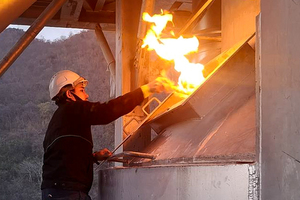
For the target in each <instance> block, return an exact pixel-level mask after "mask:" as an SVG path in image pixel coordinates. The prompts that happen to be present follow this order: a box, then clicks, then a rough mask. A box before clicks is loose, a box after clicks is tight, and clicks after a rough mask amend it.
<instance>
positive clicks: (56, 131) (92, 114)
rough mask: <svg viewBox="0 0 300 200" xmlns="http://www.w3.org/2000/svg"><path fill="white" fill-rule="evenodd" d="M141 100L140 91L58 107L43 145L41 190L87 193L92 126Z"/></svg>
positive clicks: (89, 178)
mask: <svg viewBox="0 0 300 200" xmlns="http://www.w3.org/2000/svg"><path fill="white" fill-rule="evenodd" d="M143 99H144V97H143V93H142V90H141V89H140V88H139V89H136V90H135V91H133V92H130V93H127V94H125V95H123V96H121V97H118V98H116V99H113V100H110V101H109V102H107V103H100V102H96V103H92V102H88V101H74V102H67V103H65V104H63V105H60V106H59V107H58V109H57V110H56V111H55V113H54V114H53V116H52V119H51V121H50V123H49V126H48V129H47V132H46V135H45V139H44V143H43V147H44V164H43V181H42V186H41V188H42V189H45V188H60V189H67V190H80V191H83V192H86V193H88V191H89V190H90V188H91V185H92V182H93V156H92V149H93V140H92V135H91V125H100V124H108V123H110V122H112V121H114V120H115V119H117V118H119V117H121V116H122V115H125V114H127V113H129V112H130V111H132V110H133V109H134V108H135V107H136V106H137V105H139V104H141V103H142V101H143Z"/></svg>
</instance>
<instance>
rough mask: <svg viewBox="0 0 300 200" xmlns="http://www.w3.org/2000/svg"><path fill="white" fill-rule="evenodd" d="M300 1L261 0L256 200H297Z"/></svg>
mask: <svg viewBox="0 0 300 200" xmlns="http://www.w3.org/2000/svg"><path fill="white" fill-rule="evenodd" d="M299 35H300V1H299V0H291V1H289V0H261V41H260V42H261V46H260V48H261V49H260V50H261V55H260V59H261V60H260V61H259V63H261V65H260V66H259V67H260V68H259V70H260V77H261V80H260V88H261V93H260V99H261V102H260V105H261V109H260V112H261V121H260V128H261V163H260V164H261V199H262V200H265V199H266V200H268V199H272V200H285V199H287V200H296V199H300V106H299V102H300V55H299V53H300V38H299Z"/></svg>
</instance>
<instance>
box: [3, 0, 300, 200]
mask: <svg viewBox="0 0 300 200" xmlns="http://www.w3.org/2000/svg"><path fill="white" fill-rule="evenodd" d="M160 9H164V10H168V11H169V12H170V13H172V14H173V16H174V19H173V25H172V29H173V30H174V31H175V35H176V36H184V37H189V36H191V35H194V36H196V37H197V39H198V40H199V49H198V52H197V53H195V54H194V55H193V57H192V58H191V59H192V60H193V61H194V62H199V63H201V64H203V65H204V70H203V75H204V77H205V81H204V82H203V83H202V85H201V86H200V87H198V88H197V89H196V90H195V91H194V92H193V93H192V94H190V95H189V96H188V97H184V98H183V97H180V96H178V95H176V94H175V93H171V94H169V95H167V96H159V97H156V98H155V99H154V100H155V101H157V102H158V103H154V102H153V99H149V102H147V103H145V104H144V105H143V106H140V107H138V108H136V109H135V110H134V111H133V112H132V113H130V114H128V115H126V116H124V117H123V118H120V119H118V120H117V121H116V125H115V146H116V151H115V152H114V153H115V154H114V155H113V156H112V157H111V158H110V159H109V160H108V161H107V162H117V163H122V164H116V165H115V166H114V167H111V168H108V169H103V170H99V172H98V173H99V199H205V200H215V199H226V200H227V199H228V200H229V199H232V200H233V199H235V200H259V199H261V200H265V199H266V200H268V199H272V200H275V199H276V200H277V199H278V200H282V199H299V198H300V190H299V187H300V184H299V181H300V177H299V169H300V165H299V163H300V150H299V147H298V146H299V145H298V141H299V139H300V134H299V131H300V127H299V125H298V124H299V123H298V121H299V120H298V119H300V108H299V106H298V102H299V99H300V87H299V85H300V78H299V77H300V57H299V56H298V55H297V54H298V52H300V41H299V39H298V35H299V32H300V15H299V13H300V12H299V11H300V1H297V0H291V1H280V0H272V1H271V0H244V1H241V0H185V1H175V0H163V1H161V0H157V1H155V0H23V1H18V0H4V1H3V3H1V4H0V18H1V23H0V31H3V30H4V29H5V28H6V27H7V26H8V25H9V24H26V25H31V27H30V28H29V29H28V31H27V32H26V33H25V34H24V36H23V37H21V38H20V40H19V41H18V42H17V43H16V45H15V46H14V47H13V48H12V49H11V51H10V52H9V53H8V54H7V55H6V56H5V57H4V58H3V59H2V61H1V62H0V76H1V75H2V74H3V73H5V71H6V70H7V69H8V68H9V67H10V66H11V64H12V63H13V61H14V60H15V59H16V58H17V57H18V56H19V55H20V54H21V53H22V51H23V50H24V49H25V48H26V47H27V46H28V44H29V43H30V42H31V41H32V40H33V39H34V38H35V36H36V35H37V34H38V32H39V31H40V30H41V29H42V28H43V27H44V26H56V27H74V28H86V29H95V33H96V35H97V38H98V39H99V42H100V45H101V48H102V50H103V53H104V55H105V58H106V60H107V62H108V64H109V68H110V71H111V95H112V96H119V95H121V94H124V93H126V92H129V91H131V90H133V89H135V88H137V87H138V86H140V85H142V84H144V83H147V82H148V81H150V80H151V79H153V77H156V76H158V75H160V71H161V69H162V67H161V66H162V65H164V64H165V62H164V61H162V60H161V59H160V58H158V56H156V55H154V53H153V52H149V51H147V50H146V49H145V48H142V47H141V43H142V39H143V38H144V37H145V34H146V31H147V29H148V25H147V23H146V22H145V21H143V20H142V13H143V12H147V13H149V14H154V13H159V12H160ZM12 10H14V12H12ZM102 31H115V33H116V57H115V58H114V56H113V54H112V52H111V50H110V48H109V46H108V43H107V41H106V40H105V37H104V34H103V32H102ZM157 99H158V100H157ZM152 104H157V105H152Z"/></svg>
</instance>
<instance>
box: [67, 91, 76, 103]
mask: <svg viewBox="0 0 300 200" xmlns="http://www.w3.org/2000/svg"><path fill="white" fill-rule="evenodd" d="M66 96H67V97H68V98H69V99H71V100H73V101H76V99H75V97H74V96H73V94H72V92H71V91H70V90H67V91H66Z"/></svg>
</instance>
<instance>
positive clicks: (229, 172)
mask: <svg viewBox="0 0 300 200" xmlns="http://www.w3.org/2000/svg"><path fill="white" fill-rule="evenodd" d="M248 170H249V165H224V166H222V165H215V166H174V167H152V168H120V169H107V170H103V171H100V175H99V177H100V180H99V186H100V199H101V200H106V199H107V200H114V199H116V200H120V199H126V200H139V199H140V200H145V199H147V200H152V199H153V200H170V199H174V200H199V199H203V200H248V188H249V171H248Z"/></svg>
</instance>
